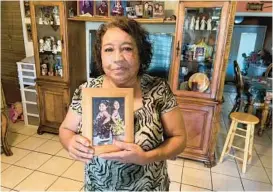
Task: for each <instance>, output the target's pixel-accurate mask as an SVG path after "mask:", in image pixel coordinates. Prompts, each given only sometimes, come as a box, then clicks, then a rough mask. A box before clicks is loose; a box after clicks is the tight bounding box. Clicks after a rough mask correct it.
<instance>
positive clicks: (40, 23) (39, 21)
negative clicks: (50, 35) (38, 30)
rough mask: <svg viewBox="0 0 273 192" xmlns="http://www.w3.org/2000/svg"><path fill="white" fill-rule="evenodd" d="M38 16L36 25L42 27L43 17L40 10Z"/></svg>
mask: <svg viewBox="0 0 273 192" xmlns="http://www.w3.org/2000/svg"><path fill="white" fill-rule="evenodd" d="M39 15H40V17H39V19H38V23H39V25H43V24H44V20H43V17H44V16H43V12H42V10H40V12H39Z"/></svg>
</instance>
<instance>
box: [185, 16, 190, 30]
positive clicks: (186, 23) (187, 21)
mask: <svg viewBox="0 0 273 192" xmlns="http://www.w3.org/2000/svg"><path fill="white" fill-rule="evenodd" d="M189 22H190V21H189V17H186V19H185V24H184V27H185V30H188V29H189Z"/></svg>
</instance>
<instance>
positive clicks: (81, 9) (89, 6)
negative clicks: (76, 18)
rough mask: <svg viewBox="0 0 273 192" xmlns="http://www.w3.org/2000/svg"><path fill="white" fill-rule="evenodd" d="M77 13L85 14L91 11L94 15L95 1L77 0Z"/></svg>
mask: <svg viewBox="0 0 273 192" xmlns="http://www.w3.org/2000/svg"><path fill="white" fill-rule="evenodd" d="M77 7H78V8H77V14H78V15H84V14H87V13H89V14H90V15H92V16H93V15H94V9H95V8H94V1H93V0H78V2H77Z"/></svg>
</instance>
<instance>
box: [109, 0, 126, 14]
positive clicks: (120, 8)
mask: <svg viewBox="0 0 273 192" xmlns="http://www.w3.org/2000/svg"><path fill="white" fill-rule="evenodd" d="M110 15H111V16H125V15H126V1H121V0H117V1H113V0H112V1H110Z"/></svg>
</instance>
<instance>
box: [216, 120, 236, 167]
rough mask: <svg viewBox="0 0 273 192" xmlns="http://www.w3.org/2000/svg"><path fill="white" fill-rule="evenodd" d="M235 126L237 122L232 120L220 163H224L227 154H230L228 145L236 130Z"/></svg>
mask: <svg viewBox="0 0 273 192" xmlns="http://www.w3.org/2000/svg"><path fill="white" fill-rule="evenodd" d="M235 124H236V122H235V121H234V120H232V122H231V125H230V128H229V131H228V135H227V138H226V141H225V145H224V148H223V151H222V154H221V157H220V160H219V162H220V163H222V161H223V158H224V156H225V154H226V153H227V152H228V151H227V146H228V144H229V142H230V138H231V135H232V132H233V130H234V127H235V126H234V125H235Z"/></svg>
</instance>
